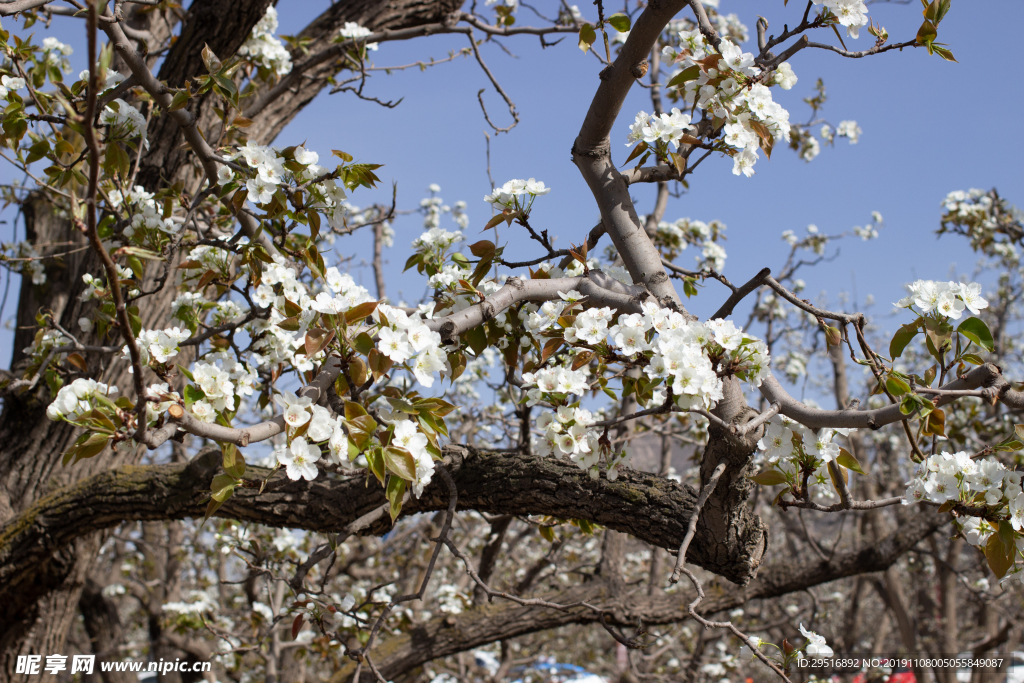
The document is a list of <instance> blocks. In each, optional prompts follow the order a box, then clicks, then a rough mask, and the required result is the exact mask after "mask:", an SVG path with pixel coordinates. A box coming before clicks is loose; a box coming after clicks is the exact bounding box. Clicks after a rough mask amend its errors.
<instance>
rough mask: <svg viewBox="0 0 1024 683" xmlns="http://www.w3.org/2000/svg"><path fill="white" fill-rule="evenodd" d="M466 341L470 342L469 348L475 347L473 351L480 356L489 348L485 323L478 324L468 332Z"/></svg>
mask: <svg viewBox="0 0 1024 683" xmlns="http://www.w3.org/2000/svg"><path fill="white" fill-rule="evenodd" d="M466 341H467V342H468V343H469V348H471V349H473V353H475V354H476V355H478V356H479V355H480V354H481V353H483V352H484V349H485V348H487V330H485V329H484V326H483V325H477V326H476V327H474V328H472V329H471V330H469V331H468V332H466Z"/></svg>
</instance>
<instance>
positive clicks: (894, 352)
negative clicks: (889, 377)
mask: <svg viewBox="0 0 1024 683" xmlns="http://www.w3.org/2000/svg"><path fill="white" fill-rule="evenodd" d="M920 332H921V319H920V318H918V319H917V320H915V321H914V322H912V323H908V324H906V325H903V326H902V327H900V329H898V330H896V334H894V335H893V336H892V341H891V342H889V356H890V357H892V358H899V357H900V356H901V355H902V354H903V349H905V348H907V344H909V343H910V340H911V339H913V338H914V337H916V336H917V335H918V334H919V333H920Z"/></svg>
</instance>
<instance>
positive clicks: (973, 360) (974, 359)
mask: <svg viewBox="0 0 1024 683" xmlns="http://www.w3.org/2000/svg"><path fill="white" fill-rule="evenodd" d="M960 360H963V361H967V362H968V363H970V364H971V365H984V364H985V361H984V360H982V358H981V356H977V355H975V354H973V353H965V354H964V355H962V356H960Z"/></svg>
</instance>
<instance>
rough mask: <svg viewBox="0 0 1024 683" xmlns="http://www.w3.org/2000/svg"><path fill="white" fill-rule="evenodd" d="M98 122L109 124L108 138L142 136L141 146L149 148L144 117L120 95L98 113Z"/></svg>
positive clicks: (121, 138) (117, 138)
mask: <svg viewBox="0 0 1024 683" xmlns="http://www.w3.org/2000/svg"><path fill="white" fill-rule="evenodd" d="M100 123H102V124H104V125H107V126H110V133H109V139H110V140H124V139H128V138H133V137H135V136H137V135H139V136H142V146H143V147H145V148H146V149H149V140H147V139H146V117H145V116H143V115H142V113H141V112H140V111H139V110H138V109H136V108H135V107H133V106H132V105H130V104H128V103H127V102H125V101H124V100H122V99H121V98H120V97H119V98H117V99H115V100H114V101H113V102H111V103H110V104H108V105H107V106H106V108H105V109H104V110H103V113H102V114H100Z"/></svg>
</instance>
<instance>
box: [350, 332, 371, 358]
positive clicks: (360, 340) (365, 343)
mask: <svg viewBox="0 0 1024 683" xmlns="http://www.w3.org/2000/svg"><path fill="white" fill-rule="evenodd" d="M354 346H355V347H356V351H358V352H359V353H361V354H363V355H364V356H365V355H367V354H369V353H370V349H372V348H373V338H372V337H371V336H370V335H368V334H367V333H365V332H361V333H360V334H359V336H357V337H356V339H355V342H354Z"/></svg>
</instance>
